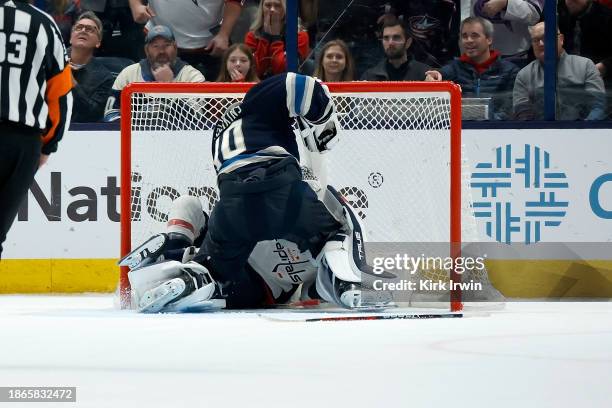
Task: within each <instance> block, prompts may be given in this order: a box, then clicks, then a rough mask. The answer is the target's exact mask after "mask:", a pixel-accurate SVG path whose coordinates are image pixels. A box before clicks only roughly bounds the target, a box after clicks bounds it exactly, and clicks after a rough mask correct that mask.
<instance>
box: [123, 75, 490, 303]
mask: <svg viewBox="0 0 612 408" xmlns="http://www.w3.org/2000/svg"><path fill="white" fill-rule="evenodd" d="M251 86H252V85H250V84H228V83H202V84H192V83H189V84H179V83H175V84H161V83H146V84H131V85H129V86H128V87H126V88H125V89H124V90H123V93H122V97H121V98H122V100H121V134H122V142H121V156H122V159H121V165H122V169H121V255H122V256H123V255H124V254H126V253H128V252H129V251H130V248H132V245H137V244H139V243H141V242H143V241H144V240H145V239H146V238H148V237H149V236H151V235H152V234H155V233H158V232H162V231H164V226H165V222H166V221H167V219H168V211H169V208H170V205H171V203H172V201H173V200H174V199H175V198H177V197H178V196H179V195H181V194H190V195H194V196H197V197H199V198H200V199H201V201H202V203H203V207H204V209H205V210H207V211H210V210H212V208H213V206H214V205H215V202H216V201H217V200H218V192H217V189H216V181H215V179H216V177H215V172H214V168H213V165H212V163H213V161H212V157H211V138H212V129H213V127H214V124H215V123H216V121H217V119H219V118H220V117H221V115H222V114H223V112H224V111H225V109H226V108H227V107H228V106H230V105H231V104H233V103H235V102H237V101H240V100H241V99H242V97H243V96H244V94H245V92H246V91H248V89H249V88H250V87H251ZM329 88H330V91H331V92H332V95H333V97H334V101H335V104H336V108H337V111H338V114H339V120H340V124H341V127H342V135H341V140H340V142H339V143H338V145H337V146H336V147H335V148H334V149H333V150H332V151H330V152H329V153H328V154H327V157H328V158H327V167H328V171H327V174H328V183H329V184H331V185H333V186H334V187H335V188H336V189H337V190H338V191H340V193H341V194H343V195H344V196H345V197H346V198H347V200H348V201H349V203H350V204H351V205H352V206H353V208H354V209H355V210H356V212H357V213H358V214H359V216H360V217H361V218H362V219H363V221H364V224H365V228H366V234H367V237H366V239H367V241H368V242H369V243H372V244H371V245H370V246H369V247H368V248H369V249H372V248H374V249H373V250H374V252H375V253H374V255H383V258H384V257H387V258H390V257H392V253H393V250H391V251H389V250H388V249H390V248H394V246H393V245H396V246H395V248H397V251H395V252H398V251H402V243H437V245H442V248H443V252H445V253H446V255H447V256H450V257H452V258H455V257H458V256H460V255H461V248H460V247H461V243H462V242H465V241H466V240H467V241H473V240H475V238H474V237H476V236H477V234H476V233H475V228H476V226H475V224H474V219H473V216H472V215H471V210H470V205H469V200H467V199H466V197H467V195H465V194H464V199H463V200H462V188H463V190H466V188H465V187H466V182H465V179H466V178H465V177H464V176H462V173H463V170H462V153H461V152H462V148H461V93H460V89H459V87H458V86H456V85H454V84H452V83H444V82H438V83H430V82H427V83H425V82H422V83H421V82H404V83H399V82H398V83H393V82H352V83H332V84H329ZM304 176H305V177H306V178H308V177H310V176H311V175H309V174H308V171H307V170H305V174H304ZM462 225H463V227H462ZM377 248H378V249H377ZM411 248H412V249H411V250H414V247H411ZM385 249H387V250H385ZM376 251H379V252H380V253H378V254H377V253H376ZM423 251H424V250H423ZM368 255H369V256H370V257H372V253H370V252H369V251H368ZM418 255H424V254H420V253H419V254H418ZM370 263H372V260H371V259H370ZM397 266H399V267H400V269H401V265H397ZM439 269H440V268H424V270H422V271H419V274H418V276H426V274H431V273H432V272H433V273H434V275H432V276H431V277H430V278H431V279H442V280H445V281H448V280H449V279H451V280H452V281H455V282H459V281H461V279H462V278H461V276H460V275H458V274H457V272H456V270H455V268H446V269H444V270H439ZM126 272H127V271H125V270H124V271H122V272H121V279H120V295H121V299H122V304H123V305H125V304H126V302H127V300H128V299H129V282H128V280H127V274H126ZM428 279H429V278H428ZM463 279H464V280H466V274H463ZM469 279H470V280H478V281H482V282H484V283H486V284H489V285H490V283H489V281H488V277H487V274H486V270H485V271H480V272H479V274H478V275H474V276H470V277H469ZM446 302H447V304H448V305H449V306H450V308H451V310H453V311H456V310H460V309H461V308H462V304H461V291H460V290H459V289H458V288H449V291H448V293H447V298H446Z"/></svg>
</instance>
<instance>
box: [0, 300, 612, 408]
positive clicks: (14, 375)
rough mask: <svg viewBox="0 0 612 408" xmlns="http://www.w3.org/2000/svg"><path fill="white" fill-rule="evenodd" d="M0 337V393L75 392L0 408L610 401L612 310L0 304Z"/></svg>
mask: <svg viewBox="0 0 612 408" xmlns="http://www.w3.org/2000/svg"><path fill="white" fill-rule="evenodd" d="M0 330H1V332H0V386H76V387H77V402H76V403H40V404H34V405H32V404H24V403H0V408H4V407H12V406H15V407H25V406H37V407H38V406H40V407H51V406H57V407H71V406H76V407H105V408H111V407H130V408H132V407H144V408H153V407H160V408H168V407H173V408H175V407H189V408H191V407H215V408H216V407H223V408H227V407H266V408H270V407H287V408H291V407H309V408H313V407H325V408H327V407H331V408H335V407H338V408H340V407H410V408H412V407H452V408H457V407H470V408H474V407H494V408H500V407H538V408H541V407H589V408H590V407H611V406H612V303H578V302H572V303H516V302H509V303H507V304H506V308H505V309H504V310H501V311H493V312H491V313H490V314H481V313H479V314H476V315H474V316H468V317H465V318H462V319H430V320H391V321H355V322H317V323H305V322H273V321H269V320H266V319H263V318H261V317H259V316H258V315H257V314H255V313H231V314H229V313H209V314H183V315H139V314H136V313H134V312H131V311H120V310H117V309H115V307H114V305H113V297H112V296H98V295H90V296H0Z"/></svg>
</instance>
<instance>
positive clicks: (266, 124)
mask: <svg viewBox="0 0 612 408" xmlns="http://www.w3.org/2000/svg"><path fill="white" fill-rule="evenodd" d="M329 99H330V95H329V94H328V93H327V92H326V91H325V89H324V88H323V87H322V86H321V84H319V83H317V81H316V80H315V79H314V78H312V77H308V76H304V75H300V74H295V73H291V72H290V73H284V74H279V75H276V76H273V77H271V78H268V79H266V80H264V81H262V82H260V83H258V84H257V85H255V86H254V87H253V88H251V90H250V91H249V92H248V93H247V94H246V96H245V97H244V100H243V101H242V103H241V104H240V105H239V106H237V107H236V108H234V109H231V110H230V111H229V112H228V113H226V114H225V116H224V119H223V120H222V121H221V122H220V123H219V124H217V127H216V129H215V134H214V137H213V146H212V148H213V152H212V153H213V158H214V165H215V169H216V170H217V173H218V174H222V173H230V172H232V171H234V170H236V169H237V168H240V167H244V166H248V165H250V164H254V163H260V162H267V161H270V160H277V159H284V158H286V157H289V156H293V157H294V158H295V159H296V161H298V162H299V152H298V146H297V141H296V136H295V134H294V133H293V130H292V127H293V124H294V121H295V119H294V118H295V117H297V116H301V117H303V118H305V119H306V120H308V121H309V122H310V123H313V124H319V123H323V122H325V121H327V120H328V119H329V117H330V116H331V114H332V113H333V109H332V104H330V103H329ZM279 106H282V108H281V110H279V109H278V107H279Z"/></svg>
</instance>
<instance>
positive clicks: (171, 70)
mask: <svg viewBox="0 0 612 408" xmlns="http://www.w3.org/2000/svg"><path fill="white" fill-rule="evenodd" d="M145 54H146V56H147V57H146V58H145V59H142V60H141V61H140V62H137V63H135V64H132V65H129V66H127V67H126V68H125V69H124V70H123V71H121V72H120V73H119V75H118V76H117V79H115V83H114V84H113V87H112V89H111V95H110V96H109V97H108V101H107V102H106V111H105V112H104V120H105V121H107V122H111V121H114V120H117V119H118V118H119V115H120V102H121V90H122V89H123V88H125V86H126V85H128V84H130V83H132V82H204V76H203V75H202V73H201V72H200V71H198V70H197V69H195V68H194V67H192V66H191V65H188V64H187V63H186V62H184V61H183V60H181V59H180V58H178V57H177V47H176V41H175V39H174V34H173V33H172V30H170V28H168V27H166V26H161V25H159V26H155V27H153V28H151V30H149V32H148V33H147V37H146V39H145Z"/></svg>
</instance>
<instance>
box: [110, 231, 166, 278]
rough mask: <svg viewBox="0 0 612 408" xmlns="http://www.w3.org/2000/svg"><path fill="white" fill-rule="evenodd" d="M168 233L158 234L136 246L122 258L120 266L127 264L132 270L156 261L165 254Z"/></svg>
mask: <svg viewBox="0 0 612 408" xmlns="http://www.w3.org/2000/svg"><path fill="white" fill-rule="evenodd" d="M167 242H168V234H164V233H161V234H156V235H153V236H152V237H151V238H149V239H148V240H146V241H145V242H143V243H142V244H141V245H139V246H138V247H136V248H135V249H134V250H133V251H132V252H130V253H129V254H127V255H126V256H124V257H123V258H121V259H120V260H119V262H118V265H119V266H127V267H128V268H129V269H130V270H134V269H138V268H142V267H143V266H147V265H150V264H152V263H154V262H156V261H157V260H158V259H159V257H160V256H161V255H162V254H163V252H164V249H165V246H166V243H167Z"/></svg>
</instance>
